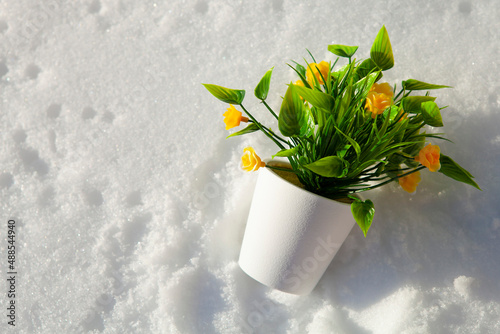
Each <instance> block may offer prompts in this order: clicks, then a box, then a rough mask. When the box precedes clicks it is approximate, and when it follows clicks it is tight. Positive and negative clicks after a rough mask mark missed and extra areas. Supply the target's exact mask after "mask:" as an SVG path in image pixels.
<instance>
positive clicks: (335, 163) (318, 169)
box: [304, 156, 345, 177]
mask: <svg viewBox="0 0 500 334" xmlns="http://www.w3.org/2000/svg"><path fill="white" fill-rule="evenodd" d="M304 167H306V168H307V169H309V170H311V171H313V172H314V173H316V174H318V175H321V176H324V177H342V176H344V174H345V170H344V161H343V160H342V159H341V158H339V157H337V156H329V157H324V158H321V159H319V160H316V161H315V162H313V163H310V164H307V165H304Z"/></svg>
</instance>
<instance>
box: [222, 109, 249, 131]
mask: <svg viewBox="0 0 500 334" xmlns="http://www.w3.org/2000/svg"><path fill="white" fill-rule="evenodd" d="M223 116H224V123H226V130H229V129H232V128H234V127H237V126H238V125H240V122H248V117H245V116H241V111H238V110H236V108H235V107H234V106H233V105H232V104H230V105H229V108H227V111H226V112H225V113H224V114H223Z"/></svg>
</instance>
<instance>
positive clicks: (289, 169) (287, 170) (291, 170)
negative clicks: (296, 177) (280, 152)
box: [266, 165, 297, 174]
mask: <svg viewBox="0 0 500 334" xmlns="http://www.w3.org/2000/svg"><path fill="white" fill-rule="evenodd" d="M266 167H267V168H270V169H275V170H280V171H283V172H289V173H294V174H297V173H296V172H295V171H294V170H293V169H291V168H284V167H276V166H269V165H266Z"/></svg>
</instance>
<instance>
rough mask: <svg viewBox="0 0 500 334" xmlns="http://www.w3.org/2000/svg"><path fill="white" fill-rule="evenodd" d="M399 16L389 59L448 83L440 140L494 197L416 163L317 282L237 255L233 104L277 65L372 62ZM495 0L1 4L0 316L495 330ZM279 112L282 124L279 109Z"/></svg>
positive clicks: (276, 86) (267, 150) (92, 323)
mask: <svg viewBox="0 0 500 334" xmlns="http://www.w3.org/2000/svg"><path fill="white" fill-rule="evenodd" d="M383 24H385V25H386V27H387V30H388V31H389V35H390V38H391V42H392V45H393V50H394V55H395V60H396V66H395V68H394V69H392V70H390V71H388V72H386V75H385V78H386V79H387V80H388V81H389V82H391V83H398V84H400V82H401V80H403V79H408V78H415V79H419V80H424V81H428V82H431V83H437V84H447V85H451V86H454V89H449V90H440V91H438V92H437V93H436V95H437V96H438V100H437V101H438V102H439V103H440V105H449V108H447V109H445V110H443V118H444V122H445V124H446V126H445V128H444V131H446V133H447V134H448V137H449V138H450V139H452V140H453V141H454V144H451V143H445V142H442V143H441V144H440V146H441V148H442V150H443V151H444V152H445V153H446V154H447V155H450V156H452V157H453V158H454V159H455V160H457V161H458V162H460V163H461V164H462V165H464V166H465V167H466V168H467V169H469V170H470V171H471V173H472V174H473V175H475V176H476V180H477V182H478V183H479V185H480V186H481V187H482V189H483V191H482V192H480V191H477V190H475V189H474V188H472V187H469V186H467V185H463V184H459V183H456V182H453V181H452V180H450V179H447V178H445V177H443V176H442V175H440V174H439V173H435V174H431V173H429V172H426V173H423V175H422V177H423V181H422V183H421V184H420V186H419V189H418V190H417V193H416V194H414V195H409V194H407V193H405V192H402V191H401V190H400V189H398V187H397V186H396V185H394V186H388V187H385V188H383V189H380V190H377V191H373V192H372V193H371V194H370V197H371V199H372V200H373V201H374V202H375V205H376V210H377V212H376V218H375V221H374V224H373V227H372V228H371V230H370V233H369V235H368V237H367V238H366V239H365V238H364V237H363V235H362V233H361V231H360V230H359V229H358V228H354V229H353V230H352V232H351V234H350V235H349V237H348V238H347V240H346V242H345V243H344V245H343V246H342V248H341V249H340V251H339V253H338V255H337V256H336V258H335V259H334V260H333V262H332V264H331V265H330V267H329V268H328V270H327V272H326V273H325V275H324V276H323V278H322V280H321V281H320V283H319V284H318V286H317V288H316V289H315V290H314V291H313V292H312V293H311V294H310V295H308V296H293V295H288V294H285V293H282V292H279V291H272V290H270V289H268V288H266V287H265V286H263V285H261V284H259V283H257V282H255V281H254V280H253V279H251V278H249V277H248V276H247V275H246V274H244V273H243V272H242V271H241V269H239V267H238V265H237V259H238V253H239V247H240V245H241V240H242V237H243V231H244V227H245V221H246V215H247V213H248V209H249V205H250V201H251V195H252V191H253V186H254V184H255V181H256V178H257V173H254V174H246V173H244V172H242V171H241V170H240V169H239V168H238V165H239V158H240V154H241V152H242V149H243V147H245V146H247V145H252V146H253V147H254V148H255V149H256V150H257V152H259V154H260V155H261V156H263V157H270V156H271V154H272V153H274V152H275V151H276V147H274V146H273V144H272V143H270V142H268V141H266V140H265V138H263V136H261V135H259V134H256V135H254V136H247V137H239V138H232V139H228V140H226V139H225V136H226V135H227V134H228V133H227V132H226V131H225V130H224V125H223V123H222V116H221V114H222V113H223V112H224V111H225V108H226V106H225V105H224V104H223V103H221V102H219V101H217V100H215V99H214V98H213V97H212V96H211V95H210V94H209V93H208V92H207V91H206V90H205V89H204V88H203V86H202V85H201V83H202V82H203V83H214V84H219V85H223V86H227V87H231V88H242V89H246V90H247V98H246V100H245V101H246V106H247V107H248V108H250V109H251V110H253V111H254V112H255V114H257V115H259V117H260V118H261V119H265V120H267V121H271V118H270V117H269V116H268V115H267V113H266V111H265V110H264V109H263V108H262V106H260V105H259V103H258V102H257V101H256V99H255V98H253V97H252V95H253V94H252V91H253V88H254V86H255V85H256V84H257V82H258V81H259V79H260V78H261V76H262V75H263V74H264V73H265V71H267V70H268V69H269V68H271V67H273V66H274V67H275V68H274V73H273V78H272V83H271V94H270V97H269V102H270V104H271V105H273V106H275V107H278V106H279V104H280V95H283V94H284V91H285V88H286V86H285V84H286V83H287V82H290V81H291V80H294V79H295V77H294V74H293V72H292V71H291V70H290V69H289V68H288V67H287V66H286V65H285V63H286V62H290V60H292V59H293V60H298V61H300V60H301V59H302V57H307V52H306V50H305V49H306V48H308V49H309V50H310V51H311V52H312V53H313V54H314V55H315V56H316V57H317V58H318V59H326V60H332V59H333V58H334V57H333V55H331V54H329V53H328V51H327V50H326V46H327V45H328V44H331V43H339V44H348V45H359V46H360V48H359V51H358V55H357V56H358V57H367V56H368V54H369V49H370V46H371V43H372V41H373V39H374V38H375V36H376V33H377V31H378V29H379V28H380V27H381V26H382V25H383ZM499 32H500V2H499V1H497V0H478V1H472V0H463V1H461V0H450V1H428V0H426V1H422V0H407V1H404V0H390V1H385V2H382V1H380V2H378V1H370V2H368V1H361V0H354V1H349V2H347V1H345V2H340V1H330V2H316V1H311V2H299V1H288V0H273V1H252V2H251V1H246V2H243V1H229V0H220V1H217V0H211V1H208V0H198V1H190V2H188V1H180V0H177V1H168V2H162V1H157V2H154V1H150V0H146V1H132V0H83V1H65V0H48V1H29V0H18V1H13V0H0V94H1V99H0V124H1V125H0V126H1V128H0V138H1V146H0V205H1V219H2V222H1V224H0V226H1V227H0V236H1V238H0V243H1V244H0V254H1V258H0V267H1V273H2V274H1V275H2V277H0V278H1V279H0V296H1V297H0V309H2V310H3V311H2V312H1V314H2V317H1V321H0V328H1V330H0V331H1V332H18V333H363V334H364V333H389V334H390V333H498V332H500V260H499V254H500V209H499V206H498V203H499V202H500V178H499V176H498V165H499V163H500V154H499V153H500V152H499V149H500V130H499V127H498V125H499V124H500V123H499V122H500V95H499V93H498V92H499V89H500V79H499V60H498V54H499V51H500V50H499V46H500V36H499ZM272 126H275V125H272ZM8 219H15V221H16V223H17V234H16V238H17V239H16V242H17V255H16V256H17V258H16V265H17V270H18V279H17V283H16V284H17V285H16V290H17V296H16V303H17V309H16V311H17V321H16V327H15V328H12V326H9V325H7V320H8V319H7V317H6V314H7V313H6V307H7V302H8V298H7V297H6V293H7V284H6V278H7V277H6V276H7V274H6V272H7V241H6V233H7V221H8Z"/></svg>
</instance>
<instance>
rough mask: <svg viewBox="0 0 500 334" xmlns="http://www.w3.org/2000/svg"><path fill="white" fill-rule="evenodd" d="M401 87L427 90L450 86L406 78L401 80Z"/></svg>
mask: <svg viewBox="0 0 500 334" xmlns="http://www.w3.org/2000/svg"><path fill="white" fill-rule="evenodd" d="M403 88H404V89H406V90H428V89H440V88H451V86H444V85H434V84H430V83H427V82H423V81H418V80H415V79H408V80H406V81H403Z"/></svg>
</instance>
